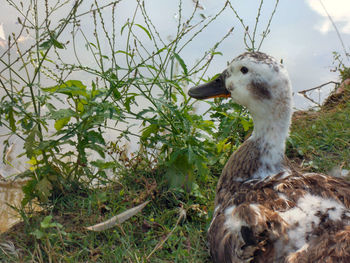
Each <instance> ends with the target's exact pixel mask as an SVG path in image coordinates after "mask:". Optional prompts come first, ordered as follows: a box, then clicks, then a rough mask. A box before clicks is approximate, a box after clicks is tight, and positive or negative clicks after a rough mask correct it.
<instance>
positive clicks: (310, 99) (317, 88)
mask: <svg viewBox="0 0 350 263" xmlns="http://www.w3.org/2000/svg"><path fill="white" fill-rule="evenodd" d="M328 84H335V87H337V86H339V84H340V83H339V82H336V81H328V82H326V83H323V84H321V85H319V86H317V87H314V88H311V89H306V90H302V91H299V92H298V93H299V94H301V95H303V97H304V98H306V99H307V100H309V101H311V102H312V103H314V104H316V105H318V106H321V104H320V103H318V102H316V101H315V100H313V99H312V98H310V97H309V96H308V95H307V93H308V92H310V91H313V90H320V89H321V88H322V87H324V86H326V85H328Z"/></svg>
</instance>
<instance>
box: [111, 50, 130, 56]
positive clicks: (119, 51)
mask: <svg viewBox="0 0 350 263" xmlns="http://www.w3.org/2000/svg"><path fill="white" fill-rule="evenodd" d="M118 53H122V54H124V55H127V56H129V57H133V55H132V54H131V53H128V52H126V51H124V50H118V51H116V52H114V54H118Z"/></svg>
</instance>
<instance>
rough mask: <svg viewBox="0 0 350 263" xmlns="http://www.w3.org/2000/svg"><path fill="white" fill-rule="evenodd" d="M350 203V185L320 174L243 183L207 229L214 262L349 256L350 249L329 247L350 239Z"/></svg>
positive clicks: (221, 207) (272, 260)
mask: <svg viewBox="0 0 350 263" xmlns="http://www.w3.org/2000/svg"><path fill="white" fill-rule="evenodd" d="M349 204H350V184H349V183H348V182H346V181H345V180H342V179H339V178H334V177H330V176H325V175H320V174H306V175H304V176H300V175H297V176H296V175H290V176H287V177H285V178H277V179H276V178H271V179H269V180H264V181H260V182H258V183H255V184H254V185H253V184H250V185H249V184H242V185H241V187H240V188H239V191H237V192H235V193H232V198H231V199H230V200H227V201H226V203H223V204H219V206H218V207H217V209H216V211H215V213H214V218H213V220H212V223H211V226H210V228H209V230H208V237H209V244H210V251H211V255H212V258H213V261H214V262H221V263H232V262H251V261H254V262H264V261H265V262H284V260H290V261H289V262H302V261H292V260H294V259H298V260H301V258H302V257H303V256H304V257H305V255H306V254H305V253H309V254H310V257H312V258H314V257H315V255H318V256H320V257H322V255H323V256H325V255H327V254H328V255H331V254H332V255H333V256H335V255H338V256H339V258H340V257H342V256H344V255H346V254H347V253H350V246H348V247H347V248H346V249H345V248H344V246H343V245H339V246H337V245H335V248H334V247H333V250H332V249H331V246H329V244H330V243H332V242H334V241H333V240H337V239H339V240H340V239H341V240H347V238H349V240H350V235H349V234H348V233H350V232H349V231H348V225H349V224H350V211H349ZM325 234H327V235H326V236H325ZM348 235H349V236H348ZM320 241H324V242H320ZM346 242H348V241H346ZM321 243H322V244H321ZM317 244H320V245H319V246H317ZM325 244H327V245H325ZM322 246H323V247H324V246H328V247H329V251H327V250H325V249H324V248H323V247H322ZM321 248H322V253H321V252H320V251H319V252H317V251H318V250H319V249H321ZM344 249H345V250H344ZM331 250H332V251H331ZM334 253H336V254H334ZM321 254H322V255H321ZM311 255H312V256H311ZM287 262H288V261H287ZM306 262H317V261H306ZM349 262H350V257H349Z"/></svg>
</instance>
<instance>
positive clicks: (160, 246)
mask: <svg viewBox="0 0 350 263" xmlns="http://www.w3.org/2000/svg"><path fill="white" fill-rule="evenodd" d="M185 217H186V211H185V209H183V208H182V207H181V208H180V212H179V218H178V219H177V221H176V224H175V226H174V227H173V229H172V230H171V231H170V232H169V234H168V235H167V236H166V237H165V238H164V239H162V240H161V241H160V242H159V243H158V244H157V245H156V246H155V247H154V249H153V250H152V252H151V253H150V254H149V255H148V256H147V258H146V260H149V259H150V257H151V256H152V255H153V254H154V253H155V252H156V251H157V250H158V249H160V248H162V246H163V245H164V243H165V242H166V241H167V240H168V239H169V237H170V236H171V235H172V234H173V233H174V231H175V229H176V228H177V226H178V225H179V223H180V222H181V220H182V219H183V218H185Z"/></svg>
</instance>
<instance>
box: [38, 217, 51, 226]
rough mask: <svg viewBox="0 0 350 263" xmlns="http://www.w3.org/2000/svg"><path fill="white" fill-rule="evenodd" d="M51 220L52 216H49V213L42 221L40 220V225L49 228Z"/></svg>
mask: <svg viewBox="0 0 350 263" xmlns="http://www.w3.org/2000/svg"><path fill="white" fill-rule="evenodd" d="M51 220H52V216H51V215H49V216H45V218H44V219H43V221H41V223H40V226H41V227H42V228H49V227H50V223H51Z"/></svg>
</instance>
